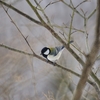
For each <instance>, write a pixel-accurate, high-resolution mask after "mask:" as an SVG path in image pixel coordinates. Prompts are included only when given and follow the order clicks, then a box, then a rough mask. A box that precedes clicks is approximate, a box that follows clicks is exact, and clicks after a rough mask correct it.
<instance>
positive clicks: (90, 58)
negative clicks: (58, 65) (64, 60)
mask: <svg viewBox="0 0 100 100" xmlns="http://www.w3.org/2000/svg"><path fill="white" fill-rule="evenodd" d="M97 11H98V14H97V21H96V32H95V41H94V44H93V46H92V49H91V51H90V53H89V54H88V55H87V60H86V67H84V69H83V72H82V76H81V78H80V80H79V83H78V85H77V88H76V92H75V95H74V97H73V99H72V100H80V98H81V95H82V91H83V89H84V87H85V83H86V81H87V79H88V76H89V74H90V73H91V68H92V66H93V64H94V63H95V60H96V57H97V54H98V52H99V46H100V0H97Z"/></svg>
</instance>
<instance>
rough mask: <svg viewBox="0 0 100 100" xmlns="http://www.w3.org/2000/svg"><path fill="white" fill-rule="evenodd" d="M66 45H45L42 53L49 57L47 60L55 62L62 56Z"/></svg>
mask: <svg viewBox="0 0 100 100" xmlns="http://www.w3.org/2000/svg"><path fill="white" fill-rule="evenodd" d="M72 42H73V41H70V42H69V44H70V43H72ZM64 48H65V47H64V46H58V47H51V48H49V47H44V48H43V49H42V50H41V55H42V56H43V57H44V58H46V59H47V61H51V62H55V61H57V60H58V59H59V58H60V57H61V54H62V52H63V50H64Z"/></svg>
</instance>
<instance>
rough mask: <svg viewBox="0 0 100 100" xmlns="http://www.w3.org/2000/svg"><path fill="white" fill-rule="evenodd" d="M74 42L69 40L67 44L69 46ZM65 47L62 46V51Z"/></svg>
mask: <svg viewBox="0 0 100 100" xmlns="http://www.w3.org/2000/svg"><path fill="white" fill-rule="evenodd" d="M73 42H74V41H73V40H71V41H69V42H68V43H67V44H71V43H73ZM64 47H65V46H62V49H63V48H64Z"/></svg>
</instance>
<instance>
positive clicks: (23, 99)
mask: <svg viewBox="0 0 100 100" xmlns="http://www.w3.org/2000/svg"><path fill="white" fill-rule="evenodd" d="M2 1H5V2H6V3H8V4H11V5H13V6H14V7H15V8H17V9H19V10H21V11H22V12H24V13H26V14H28V15H29V16H31V17H33V18H35V19H37V20H38V18H37V17H36V15H35V13H34V11H32V9H31V7H30V6H29V5H28V4H27V2H26V0H2ZM30 1H31V2H32V4H33V5H35V6H36V4H35V2H34V0H30ZM55 1H56V0H37V2H40V5H41V7H42V8H43V9H44V11H45V13H46V14H47V16H48V18H49V19H50V21H51V24H52V25H53V27H54V30H55V31H56V32H57V33H58V34H59V36H61V37H62V38H63V39H64V40H65V41H66V39H68V34H69V28H68V27H70V22H71V16H72V13H73V10H72V9H70V7H69V6H66V4H64V3H62V2H61V1H60V2H57V3H54V4H50V3H52V2H55ZM82 1H83V0H72V2H73V5H74V6H77V5H78V4H80V3H81V2H82ZM64 2H66V3H67V4H69V5H70V0H64ZM48 4H50V5H49V6H47V5H48ZM4 7H5V6H4ZM5 9H6V10H8V13H9V15H10V16H11V18H12V19H13V21H14V22H15V23H16V25H17V26H18V28H19V29H20V31H21V32H22V34H23V35H24V36H25V37H27V36H28V38H27V40H28V42H29V43H30V45H31V47H32V49H33V50H34V52H35V53H36V54H37V55H40V52H41V49H42V48H43V47H45V46H47V47H49V46H50V47H55V46H59V45H62V44H61V43H60V42H59V41H58V40H57V39H55V38H54V37H53V36H52V35H51V33H50V32H49V31H48V30H47V29H45V28H44V27H42V26H39V25H37V24H35V23H34V22H32V21H30V20H28V19H26V18H25V17H23V16H21V15H20V14H18V13H16V12H15V11H13V10H11V9H10V8H7V7H5ZM95 9H96V0H88V1H87V2H84V3H82V4H81V5H80V6H79V7H78V8H77V10H78V11H79V12H80V14H82V15H83V16H84V14H85V16H86V17H88V16H89V15H90V14H91V13H92V12H93V11H94V10H95ZM39 12H40V11H39ZM83 12H84V13H83ZM40 14H41V16H42V18H43V19H44V20H45V18H44V16H43V14H42V13H41V12H40ZM95 21H96V12H95V13H94V14H93V15H92V16H91V17H90V18H89V19H88V20H87V22H86V27H85V26H84V19H83V18H82V17H81V16H80V15H79V14H77V13H76V12H75V13H74V18H73V24H72V26H73V27H74V28H76V29H78V31H76V32H75V30H74V31H73V34H72V35H71V39H72V40H74V43H73V45H75V47H76V48H77V49H78V50H79V51H80V52H83V54H84V53H85V54H88V52H89V51H90V49H91V46H92V43H93V40H94V32H95ZM58 26H61V27H66V28H61V27H58ZM79 30H81V31H83V32H81V31H79ZM61 33H62V34H61ZM63 33H64V34H65V35H63ZM0 43H1V44H5V45H7V46H9V47H12V48H15V49H18V50H22V51H25V52H28V53H32V52H31V50H30V48H29V47H28V45H27V43H26V42H25V40H24V39H23V37H22V36H21V34H20V32H19V31H18V29H17V28H16V27H15V25H14V24H13V23H12V22H11V20H10V18H9V17H8V15H7V14H6V12H5V11H4V9H3V7H2V5H0ZM66 43H67V41H66ZM71 47H72V48H73V50H74V51H75V52H76V53H77V54H78V55H79V56H80V57H81V59H82V60H83V61H85V59H84V56H83V54H82V53H80V52H79V51H78V50H77V49H75V48H74V47H73V46H71ZM57 63H58V64H60V65H62V66H64V67H66V68H69V69H71V70H73V71H75V72H76V73H79V74H81V71H82V66H81V64H80V63H79V62H77V60H76V59H75V58H74V57H73V56H72V55H71V54H70V53H69V52H68V51H67V50H66V49H64V51H63V53H62V56H61V58H60V59H59V61H57ZM99 64H100V63H99V59H98V60H97V61H96V63H95V65H94V68H93V71H94V72H96V75H97V76H98V77H100V74H99V71H100V67H99ZM78 80H79V78H78V77H77V76H75V75H73V74H71V73H69V72H68V71H64V70H62V69H60V68H57V67H56V66H52V65H50V64H48V63H45V62H43V61H41V60H39V59H37V58H35V57H30V56H27V55H24V54H20V53H16V52H13V51H10V50H8V49H6V48H2V47H0V100H71V98H72V96H73V92H74V89H75V87H76V86H77V83H78ZM82 100H97V94H96V91H95V89H94V88H93V87H92V86H91V85H89V84H88V83H87V84H86V87H85V89H84V94H83V96H82Z"/></svg>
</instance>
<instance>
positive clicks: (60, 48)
mask: <svg viewBox="0 0 100 100" xmlns="http://www.w3.org/2000/svg"><path fill="white" fill-rule="evenodd" d="M55 48H56V53H55V56H56V55H57V54H58V53H59V52H60V51H61V50H62V49H64V46H59V47H55Z"/></svg>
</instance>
